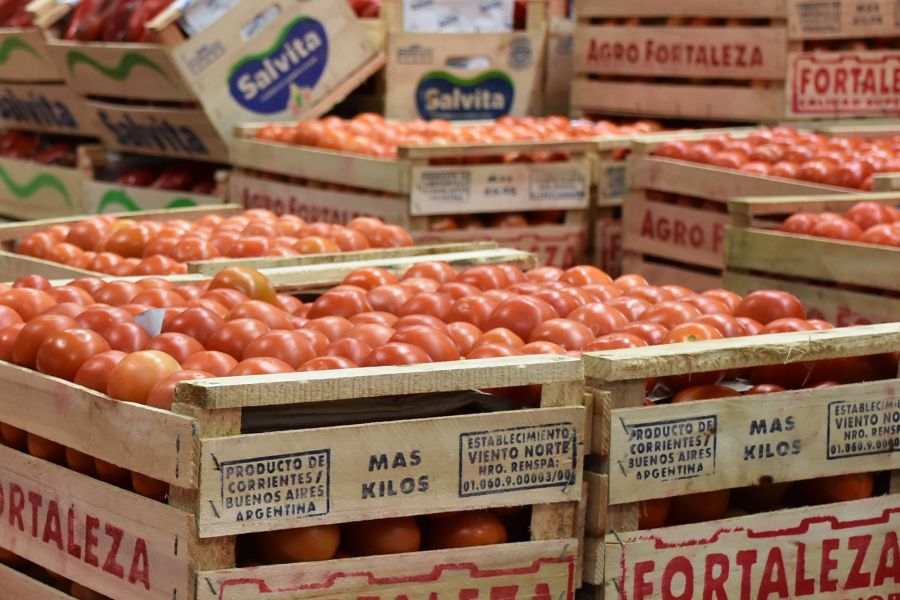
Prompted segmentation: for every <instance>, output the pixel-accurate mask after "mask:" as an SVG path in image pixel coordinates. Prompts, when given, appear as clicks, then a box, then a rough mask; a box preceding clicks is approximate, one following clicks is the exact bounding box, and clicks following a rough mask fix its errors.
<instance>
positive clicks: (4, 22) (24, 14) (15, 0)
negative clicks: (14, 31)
mask: <svg viewBox="0 0 900 600" xmlns="http://www.w3.org/2000/svg"><path fill="white" fill-rule="evenodd" d="M29 4H31V0H2V1H0V27H31V25H32V23H33V22H34V19H33V18H32V16H31V13H29V12H28V11H27V10H26V8H27V7H28V5H29Z"/></svg>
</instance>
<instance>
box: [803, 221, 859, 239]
mask: <svg viewBox="0 0 900 600" xmlns="http://www.w3.org/2000/svg"><path fill="white" fill-rule="evenodd" d="M862 234H863V232H862V229H860V228H859V226H858V225H856V223H854V222H853V221H850V220H848V219H845V218H843V217H834V218H831V219H819V221H818V222H817V223H816V224H815V225H814V226H813V228H812V230H811V231H810V232H809V235H813V236H816V237H824V238H830V239H834V240H847V241H850V242H854V241H856V240H858V239H859V238H860V236H862Z"/></svg>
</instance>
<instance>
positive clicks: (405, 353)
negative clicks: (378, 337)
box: [362, 342, 431, 367]
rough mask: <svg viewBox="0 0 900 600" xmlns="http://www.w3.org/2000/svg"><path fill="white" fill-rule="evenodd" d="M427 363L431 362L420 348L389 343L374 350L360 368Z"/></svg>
mask: <svg viewBox="0 0 900 600" xmlns="http://www.w3.org/2000/svg"><path fill="white" fill-rule="evenodd" d="M428 362H431V358H430V357H429V356H428V354H427V353H426V352H425V351H424V350H422V349H421V348H418V347H417V346H413V345H412V344H403V343H399V342H389V343H387V344H385V345H383V346H381V347H379V348H376V349H374V350H373V351H372V353H371V354H370V355H369V356H368V357H367V358H366V361H365V362H364V363H363V365H362V366H364V367H380V366H385V365H414V364H418V363H428Z"/></svg>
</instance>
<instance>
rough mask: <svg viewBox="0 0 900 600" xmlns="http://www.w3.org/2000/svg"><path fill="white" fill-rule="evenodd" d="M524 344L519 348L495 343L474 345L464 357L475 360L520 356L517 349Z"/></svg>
mask: <svg viewBox="0 0 900 600" xmlns="http://www.w3.org/2000/svg"><path fill="white" fill-rule="evenodd" d="M524 346H525V344H522V345H521V346H518V347H514V346H510V345H508V344H501V343H497V342H485V343H483V344H477V343H476V344H475V347H474V348H472V351H471V352H469V354H467V355H466V359H467V360H470V359H477V358H500V357H504V356H521V355H522V353H521V352H520V351H519V348H522V347H524Z"/></svg>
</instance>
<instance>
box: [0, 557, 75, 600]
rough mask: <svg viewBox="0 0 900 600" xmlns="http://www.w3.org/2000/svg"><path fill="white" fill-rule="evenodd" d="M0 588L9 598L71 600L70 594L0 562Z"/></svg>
mask: <svg viewBox="0 0 900 600" xmlns="http://www.w3.org/2000/svg"><path fill="white" fill-rule="evenodd" d="M0 590H3V593H4V594H8V597H9V598H23V599H26V598H27V600H72V596H70V595H68V594H66V593H65V592H61V591H59V590H57V589H54V588H52V587H50V586H49V585H46V584H43V583H41V582H40V581H38V580H36V579H32V578H31V577H29V576H28V575H26V574H24V573H19V572H18V571H14V570H13V569H11V568H9V567H7V566H6V565H3V564H0Z"/></svg>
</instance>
